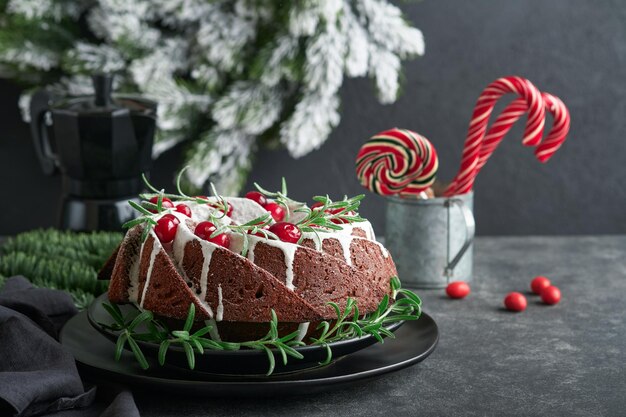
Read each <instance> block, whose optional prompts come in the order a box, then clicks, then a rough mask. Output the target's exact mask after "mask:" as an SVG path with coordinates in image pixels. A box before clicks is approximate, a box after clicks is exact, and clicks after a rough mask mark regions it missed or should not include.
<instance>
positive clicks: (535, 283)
mask: <svg viewBox="0 0 626 417" xmlns="http://www.w3.org/2000/svg"><path fill="white" fill-rule="evenodd" d="M550 285H551V284H550V280H549V279H548V278H546V277H542V276H538V277H535V278H534V279H533V280H532V281H531V282H530V289H531V290H532V292H534V293H535V294H541V292H542V291H543V289H544V288H547V287H549V286H550Z"/></svg>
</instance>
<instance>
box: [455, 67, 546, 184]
mask: <svg viewBox="0 0 626 417" xmlns="http://www.w3.org/2000/svg"><path fill="white" fill-rule="evenodd" d="M508 93H514V94H517V95H519V96H520V97H521V98H522V99H523V100H524V102H525V103H526V105H527V111H528V120H527V121H526V128H525V130H524V138H523V139H522V143H523V144H524V145H527V146H536V145H537V144H539V142H540V141H541V136H542V133H543V128H544V124H545V103H544V100H543V97H542V95H541V92H540V91H539V90H538V89H537V87H535V86H534V85H533V84H532V83H531V82H530V81H528V80H527V79H525V78H521V77H504V78H500V79H498V80H496V81H494V82H493V83H491V84H489V86H487V88H486V89H485V90H484V91H483V92H482V94H481V95H480V97H479V98H478V101H477V102H476V106H475V107H474V112H473V114H472V119H471V121H470V125H469V130H468V133H467V137H466V139H465V145H464V149H463V155H462V157H461V167H460V169H459V172H458V173H457V175H456V177H455V178H454V180H453V181H452V183H451V184H450V185H449V186H448V188H447V189H446V191H445V192H444V195H446V196H450V195H454V194H464V193H467V192H469V191H470V190H471V189H472V185H473V183H474V178H475V177H476V174H477V170H476V167H477V166H478V161H479V154H480V149H481V147H482V142H483V139H484V136H485V133H486V131H487V125H488V123H489V117H490V116H491V113H492V112H493V108H494V107H495V105H496V103H497V101H498V100H499V99H500V98H501V97H502V96H503V95H505V94H508Z"/></svg>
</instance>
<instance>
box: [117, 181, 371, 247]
mask: <svg viewBox="0 0 626 417" xmlns="http://www.w3.org/2000/svg"><path fill="white" fill-rule="evenodd" d="M184 170H185V169H183V170H182V171H181V172H180V173H179V175H178V177H177V180H176V188H177V191H178V194H170V193H166V192H165V190H159V189H157V188H156V187H155V186H153V185H152V184H151V183H150V181H148V179H147V178H146V176H145V175H143V176H142V178H143V180H144V183H145V185H146V187H147V188H148V190H149V191H151V193H145V194H141V195H140V197H141V198H142V201H141V202H140V203H137V202H135V201H132V200H131V201H129V204H130V205H131V207H133V208H134V209H135V210H137V212H139V214H140V216H139V217H137V218H136V219H133V220H131V221H129V222H127V223H125V224H124V227H125V228H131V227H134V226H137V225H142V227H143V231H142V242H145V240H146V239H147V237H148V235H149V234H150V233H151V231H153V230H154V232H155V234H156V236H157V237H158V238H159V240H160V241H161V242H162V243H169V242H171V241H172V240H173V239H174V237H175V235H176V230H177V228H178V224H179V223H180V221H181V220H180V217H181V216H180V215H181V214H183V215H185V216H187V217H189V218H191V217H192V213H193V211H192V210H191V208H190V207H189V205H188V204H189V203H192V204H197V205H208V206H209V208H210V210H208V211H207V213H206V218H203V219H194V220H196V221H198V220H200V222H199V223H198V224H197V225H196V229H195V231H194V233H195V234H196V235H197V236H199V237H201V238H202V239H204V240H208V241H210V242H212V243H215V244H217V245H219V246H223V247H225V248H228V249H230V244H231V238H230V234H233V233H235V234H237V235H239V236H240V237H241V239H242V245H241V247H240V248H238V251H239V253H240V254H241V255H243V256H246V255H247V252H248V248H249V246H250V242H249V236H250V235H255V236H258V237H261V238H264V239H270V240H280V241H283V242H288V243H301V242H302V240H303V239H304V235H303V233H314V234H315V235H316V236H317V238H318V240H319V235H318V233H328V232H333V231H338V230H342V229H343V226H342V225H343V224H349V223H354V222H361V221H364V219H363V218H361V217H360V216H359V214H358V211H357V210H358V208H359V205H360V201H361V200H362V199H363V197H364V195H358V196H355V197H352V198H348V197H347V196H346V197H344V199H343V200H341V201H332V200H331V199H330V198H329V197H328V196H316V197H314V198H313V200H314V201H315V202H316V203H315V204H314V205H313V206H312V207H307V205H306V204H304V203H302V202H299V201H296V200H293V199H291V198H290V197H288V196H287V182H286V181H285V179H284V178H283V179H282V185H281V190H280V191H276V192H271V191H268V190H266V189H264V188H262V187H261V186H260V185H258V184H256V183H255V186H256V188H257V189H258V191H251V192H249V193H247V194H246V198H248V199H250V200H253V201H255V202H256V203H257V204H259V205H260V206H261V207H263V208H264V209H265V210H266V211H267V212H266V213H265V214H263V215H261V216H259V217H257V218H255V219H253V220H250V221H247V222H246V223H243V224H237V223H235V222H232V219H230V216H231V214H232V210H233V207H232V205H231V204H230V203H228V201H227V198H225V197H223V196H221V195H220V194H219V193H218V192H217V190H216V189H215V187H214V186H213V184H211V190H212V197H206V196H189V195H187V194H185V193H184V192H183V191H182V189H181V186H180V183H181V175H182V174H183V172H184ZM296 213H301V215H300V216H298V218H296V216H295V214H296ZM287 220H293V221H292V222H290V221H287Z"/></svg>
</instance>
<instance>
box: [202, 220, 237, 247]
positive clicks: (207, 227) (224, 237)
mask: <svg viewBox="0 0 626 417" xmlns="http://www.w3.org/2000/svg"><path fill="white" fill-rule="evenodd" d="M216 230H217V227H216V226H215V225H214V224H213V223H211V222H200V223H198V225H197V226H196V229H195V230H194V232H193V233H194V234H195V235H196V236H198V237H199V238H200V239H202V240H206V241H208V242H211V243H214V244H216V245H219V246H223V247H225V248H228V247H229V246H230V236H228V234H227V233H221V234H219V235H217V236H214V237H211V235H212V234H213V232H215V231H216Z"/></svg>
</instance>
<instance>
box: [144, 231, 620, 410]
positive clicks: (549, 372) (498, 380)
mask: <svg viewBox="0 0 626 417" xmlns="http://www.w3.org/2000/svg"><path fill="white" fill-rule="evenodd" d="M536 275H546V276H548V277H549V278H550V279H551V280H552V281H553V283H554V284H555V285H557V286H559V287H560V289H561V291H562V294H563V298H562V301H561V303H560V304H558V305H556V306H546V305H543V304H541V302H540V300H539V298H538V297H537V296H532V295H528V301H529V305H528V308H527V309H526V311H524V312H522V313H517V314H516V313H510V312H508V311H506V310H504V308H503V307H502V300H503V298H504V296H505V295H506V294H507V293H508V292H509V291H520V292H524V293H526V292H528V289H529V283H530V280H531V279H532V278H533V277H534V276H536ZM419 294H420V296H421V297H422V299H423V301H424V309H425V311H426V312H428V313H429V314H431V315H432V316H433V317H434V319H435V320H436V321H437V323H438V325H439V328H440V332H441V338H440V341H439V346H438V347H437V349H436V350H435V352H434V353H433V354H432V355H431V356H430V357H429V358H428V359H426V360H425V361H424V362H422V363H420V364H418V365H415V366H413V367H410V368H408V369H405V370H402V371H399V372H396V373H392V374H388V375H386V376H383V377H381V378H379V379H376V380H373V381H370V382H367V383H365V384H364V385H363V384H362V385H356V386H354V387H351V388H344V389H341V390H337V391H335V392H329V393H327V394H323V395H315V396H313V395H312V396H300V397H282V398H280V399H267V400H250V399H247V400H246V399H210V398H206V399H204V398H197V397H193V398H184V399H182V398H176V397H173V396H172V397H169V396H163V395H151V394H146V393H138V394H137V395H136V400H137V403H138V406H139V408H140V410H141V412H142V416H145V417H151V416H159V417H165V416H188V417H192V416H231V415H232V416H257V415H268V416H269V415H271V416H291V417H297V416H330V415H332V416H337V417H339V416H376V415H385V416H401V415H416V416H418V415H419V416H429V415H433V416H457V415H464V416H466V415H470V416H471V415H567V416H609V415H611V416H613V415H626V301H625V298H626V236H604V237H515V238H479V239H478V240H477V242H476V249H475V282H474V283H473V284H472V293H471V294H470V296H469V297H468V298H467V299H465V300H450V299H448V298H447V297H446V296H445V294H444V292H443V290H422V291H419Z"/></svg>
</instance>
